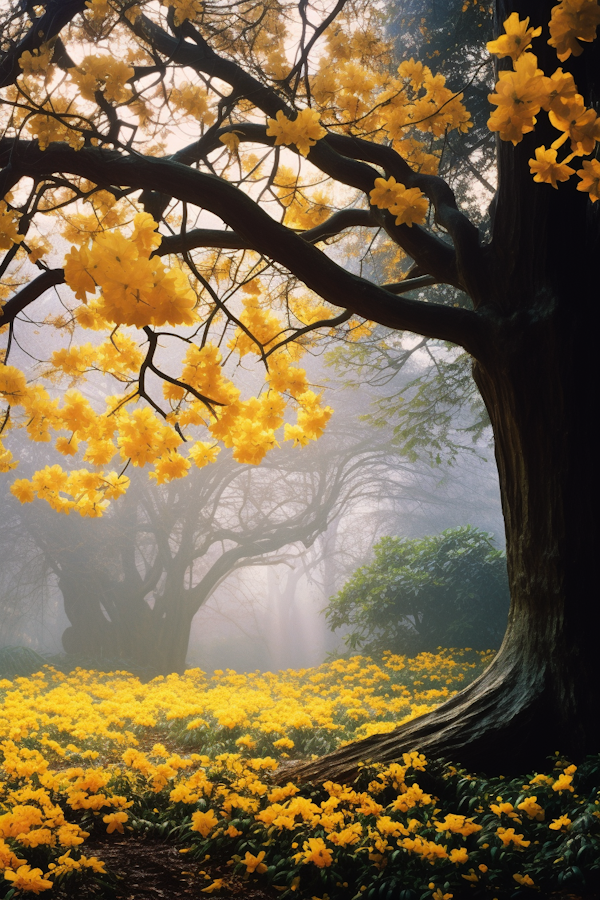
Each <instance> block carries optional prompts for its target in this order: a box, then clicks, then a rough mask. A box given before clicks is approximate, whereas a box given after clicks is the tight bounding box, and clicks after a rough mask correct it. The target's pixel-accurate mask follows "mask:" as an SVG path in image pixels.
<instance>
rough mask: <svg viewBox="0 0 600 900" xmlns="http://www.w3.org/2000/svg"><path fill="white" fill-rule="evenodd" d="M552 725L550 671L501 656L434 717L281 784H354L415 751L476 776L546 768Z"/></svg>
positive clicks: (325, 759)
mask: <svg viewBox="0 0 600 900" xmlns="http://www.w3.org/2000/svg"><path fill="white" fill-rule="evenodd" d="M549 720H550V723H551V722H552V713H551V711H550V709H549V705H548V699H547V697H546V696H545V692H544V678H543V672H539V671H538V672H537V673H532V672H531V671H530V672H527V671H524V670H523V669H522V668H521V669H520V670H517V669H516V668H515V667H513V666H509V665H508V666H507V665H506V660H502V659H501V658H500V656H498V657H496V659H495V660H494V662H493V663H492V665H491V666H490V667H489V668H488V669H487V670H486V672H484V673H483V675H481V676H480V678H478V679H477V680H476V681H474V682H473V683H472V684H470V685H469V686H468V687H466V688H465V689H464V690H463V691H461V692H460V693H459V694H457V695H456V696H455V697H452V698H451V699H450V700H448V701H446V703H443V704H442V705H441V706H439V707H438V708H437V709H435V710H433V711H432V712H430V713H426V714H425V715H423V716H420V717H419V718H417V719H413V720H412V721H411V722H407V723H406V724H404V725H401V726H400V727H399V728H396V729H395V731H392V732H389V733H387V734H374V735H371V736H370V737H368V738H365V739H364V740H361V741H357V742H355V743H353V744H349V745H348V746H346V747H342V748H340V749H339V750H335V751H334V752H333V753H328V754H327V755H326V756H322V757H320V758H319V759H316V760H311V761H308V762H307V761H302V762H294V763H288V764H286V765H285V766H282V767H281V768H280V769H278V770H277V772H276V773H275V774H274V780H275V781H276V782H278V783H282V782H287V781H289V780H292V781H297V782H307V781H325V780H328V779H331V780H333V781H336V782H338V783H350V782H351V781H353V780H354V779H355V778H356V776H357V774H358V770H359V764H360V763H363V764H364V763H367V762H383V763H385V762H392V761H394V760H398V759H399V758H401V756H402V754H403V753H406V752H410V751H412V750H418V751H419V752H421V753H424V754H425V756H427V757H429V758H430V759H446V760H448V761H450V762H452V763H458V764H461V765H464V766H465V767H466V768H467V769H469V770H470V771H479V772H486V773H489V774H491V773H503V774H507V775H508V774H518V773H519V772H525V771H528V770H529V769H531V768H533V767H535V766H543V765H544V762H545V759H546V756H547V755H548V754H549V753H551V752H552V751H553V750H555V749H558V748H557V747H554V746H549V743H548V742H549V741H551V740H552V738H551V737H550V735H549V734H548V725H549Z"/></svg>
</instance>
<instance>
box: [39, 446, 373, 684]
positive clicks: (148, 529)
mask: <svg viewBox="0 0 600 900" xmlns="http://www.w3.org/2000/svg"><path fill="white" fill-rule="evenodd" d="M336 438H337V440H336V446H335V447H334V446H333V445H332V442H331V441H326V442H325V443H326V446H325V447H323V448H321V447H319V448H316V447H315V448H312V449H313V452H311V453H306V454H304V455H302V456H300V457H299V456H298V455H297V454H295V453H290V452H289V450H288V451H287V452H281V451H280V452H278V453H275V454H273V455H272V457H270V458H269V460H267V461H265V462H264V463H263V465H262V466H261V467H257V468H253V469H248V468H243V467H241V466H240V465H239V464H238V463H236V462H235V461H233V460H232V459H231V458H230V457H228V456H224V457H223V458H222V459H219V460H217V461H216V462H215V463H214V465H212V466H209V467H207V468H205V469H203V470H201V471H199V472H196V473H192V474H190V475H189V476H188V478H187V479H186V480H185V481H184V482H181V481H174V482H171V483H170V484H168V485H163V486H155V487H152V486H150V485H149V484H148V483H147V481H146V480H143V479H141V478H139V477H138V478H136V479H135V480H134V483H133V485H132V486H131V487H130V489H129V491H128V492H127V494H126V496H125V497H123V498H121V500H120V501H119V502H118V504H117V505H116V506H115V508H114V510H112V511H111V515H108V516H105V517H103V518H101V519H100V520H97V519H92V520H87V521H84V522H82V521H81V520H79V521H77V520H74V519H72V518H69V519H66V520H61V521H60V522H58V523H54V524H53V525H52V523H51V521H50V520H51V519H53V518H55V514H54V513H53V512H52V511H51V510H48V511H47V512H46V514H45V515H44V516H42V517H40V516H39V515H38V516H35V517H31V516H30V517H28V518H29V531H30V533H31V535H32V536H33V539H34V541H35V543H36V544H37V546H38V547H39V548H41V549H42V550H43V554H44V557H45V561H46V564H47V566H48V567H49V570H50V571H51V572H53V573H54V575H55V576H56V578H57V583H58V587H59V589H60V591H61V593H62V595H63V599H64V610H65V613H66V615H67V617H68V619H69V621H70V625H69V626H68V627H67V629H66V630H65V632H64V634H63V637H62V642H63V646H64V649H65V651H67V653H70V654H74V655H79V656H87V657H89V658H94V657H98V656H106V657H113V658H114V657H116V658H119V659H121V660H123V661H128V662H129V664H130V665H133V666H134V667H137V668H141V669H143V670H145V671H147V672H148V673H159V674H168V673H169V672H182V671H183V670H184V669H185V662H186V656H187V653H188V645H189V639H190V632H191V628H192V622H193V620H194V617H195V616H196V614H197V613H198V611H199V610H200V609H202V607H203V606H204V605H205V604H206V603H207V601H208V600H209V599H210V597H211V596H212V594H213V593H214V591H215V590H216V588H217V587H218V586H219V585H220V584H221V583H222V582H223V580H224V579H225V578H227V577H228V576H230V575H231V574H232V573H233V572H234V571H236V570H239V569H241V568H248V567H250V566H256V565H267V566H269V565H277V564H278V563H280V562H281V561H282V560H285V559H286V554H287V555H288V556H289V554H290V553H291V552H292V550H293V547H294V545H298V544H299V545H301V546H302V547H304V548H308V547H311V546H312V544H313V543H314V542H315V540H316V538H317V537H318V536H319V535H321V534H322V533H323V532H325V531H326V530H327V528H328V527H329V525H330V524H331V523H332V521H335V520H336V519H337V518H339V516H340V515H342V514H343V513H344V512H345V510H346V509H347V508H349V507H350V506H352V505H355V504H360V503H361V502H362V503H365V504H368V503H370V502H374V501H375V500H376V499H378V498H379V496H380V494H381V490H382V484H383V482H384V477H385V476H387V478H386V480H387V482H388V488H389V472H388V470H387V467H386V464H385V463H386V460H385V449H384V448H381V449H371V448H369V447H368V445H367V444H366V442H363V443H362V444H360V443H359V444H357V443H356V441H354V440H352V439H348V437H347V436H346V440H344V435H343V433H341V432H340V431H339V429H338V430H337V434H336Z"/></svg>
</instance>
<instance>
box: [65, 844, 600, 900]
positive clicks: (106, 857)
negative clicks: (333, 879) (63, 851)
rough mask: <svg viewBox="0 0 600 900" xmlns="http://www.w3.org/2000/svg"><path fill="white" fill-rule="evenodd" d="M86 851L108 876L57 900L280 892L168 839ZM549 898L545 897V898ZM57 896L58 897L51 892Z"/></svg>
mask: <svg viewBox="0 0 600 900" xmlns="http://www.w3.org/2000/svg"><path fill="white" fill-rule="evenodd" d="M85 853H86V856H97V857H98V858H99V859H101V860H102V861H103V862H105V863H106V868H107V870H108V872H109V873H110V876H112V877H110V876H108V875H107V876H104V885H100V884H89V883H88V884H86V885H85V886H82V887H80V888H78V889H77V891H76V893H75V894H74V893H73V887H71V889H70V890H66V891H65V890H64V889H63V892H62V893H61V894H59V895H58V896H59V897H60V898H61V900H74V898H75V897H76V898H77V900H206V898H208V897H213V898H214V900H275V898H276V897H279V896H280V894H279V892H278V891H276V890H275V889H274V888H272V887H269V886H268V885H263V884H261V883H260V882H259V881H258V879H257V878H256V876H250V877H249V878H248V879H246V878H243V877H241V876H239V875H234V874H233V872H232V867H231V866H228V865H227V860H226V859H225V858H223V859H221V860H217V859H214V860H213V859H211V860H203V861H202V862H199V861H196V860H191V859H189V857H188V856H187V854H182V853H180V852H179V848H178V847H177V846H175V845H174V844H168V843H164V842H161V841H157V840H153V839H144V838H130V837H127V838H123V839H121V840H119V839H118V838H117V839H113V840H112V841H111V842H110V843H108V842H95V841H94V842H91V841H90V842H89V843H86V845H85ZM217 878H223V879H224V881H225V882H226V883H225V884H224V885H223V887H222V888H221V889H220V890H217V891H215V892H214V893H204V892H203V890H202V889H203V888H205V887H207V886H208V885H210V884H212V883H213V881H214V880H215V879H217ZM550 898H551V900H600V898H599V897H598V895H597V894H585V895H583V896H582V895H580V894H572V893H569V892H568V891H557V892H554V891H553V892H552V894H551V895H550ZM550 898H549V900H550ZM57 900H58V897H57Z"/></svg>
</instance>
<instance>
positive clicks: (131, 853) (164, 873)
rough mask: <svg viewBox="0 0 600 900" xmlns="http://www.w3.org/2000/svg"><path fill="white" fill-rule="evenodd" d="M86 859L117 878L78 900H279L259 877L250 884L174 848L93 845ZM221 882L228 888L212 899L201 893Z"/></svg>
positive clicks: (128, 841) (130, 841) (218, 864)
mask: <svg viewBox="0 0 600 900" xmlns="http://www.w3.org/2000/svg"><path fill="white" fill-rule="evenodd" d="M85 854H86V856H88V857H89V856H97V857H98V858H99V859H101V860H102V861H103V862H105V863H106V868H107V871H108V872H110V873H111V875H112V876H113V878H107V877H106V876H104V879H106V880H105V885H106V886H105V887H102V886H100V885H86V886H85V887H81V888H79V889H78V891H77V900H92V898H94V900H100V898H107V900H108V898H110V900H163V898H164V900H207V898H208V897H214V898H215V900H242V898H243V900H274V898H275V897H278V896H279V893H278V892H277V891H276V890H274V889H273V888H269V887H268V886H266V885H261V884H260V883H259V882H258V880H255V879H256V876H250V878H249V879H247V880H246V879H244V878H243V877H241V876H238V875H234V874H233V872H232V866H228V865H227V860H226V859H223V860H216V859H215V860H214V861H213V860H203V861H202V862H200V861H197V860H193V859H190V858H189V857H188V856H187V854H182V853H180V852H179V848H178V847H176V846H175V845H174V844H167V843H164V842H160V841H156V840H151V839H144V838H125V839H124V840H118V839H117V840H113V841H111V842H110V843H108V842H102V843H100V842H91V841H90V842H89V843H86V845H85ZM217 878H223V879H225V882H226V886H225V885H223V887H222V888H221V889H220V890H218V891H215V892H214V893H212V894H207V893H203V891H202V888H205V887H207V886H208V885H210V884H212V883H213V881H214V880H215V879H217ZM104 879H103V880H104ZM109 885H110V886H109ZM65 896H67V895H65ZM70 896H71V897H72V896H73V895H72V894H70Z"/></svg>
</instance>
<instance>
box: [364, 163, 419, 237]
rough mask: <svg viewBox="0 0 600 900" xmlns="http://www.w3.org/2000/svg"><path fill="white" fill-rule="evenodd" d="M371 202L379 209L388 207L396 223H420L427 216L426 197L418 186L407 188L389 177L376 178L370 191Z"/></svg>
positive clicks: (409, 224)
mask: <svg viewBox="0 0 600 900" xmlns="http://www.w3.org/2000/svg"><path fill="white" fill-rule="evenodd" d="M370 197H371V203H372V204H373V206H377V207H378V208H379V209H389V211H390V212H391V214H392V215H393V216H396V225H408V226H409V228H411V227H412V225H413V224H414V223H415V222H416V223H417V224H419V225H420V224H422V223H423V222H424V221H425V218H426V216H427V208H428V203H427V198H426V197H425V196H424V194H423V192H422V191H420V190H419V188H407V187H406V186H405V185H403V184H400V183H399V182H397V181H396V179H395V178H394V177H393V175H392V176H391V177H390V178H376V179H375V187H374V188H373V190H372V191H371V193H370Z"/></svg>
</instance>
